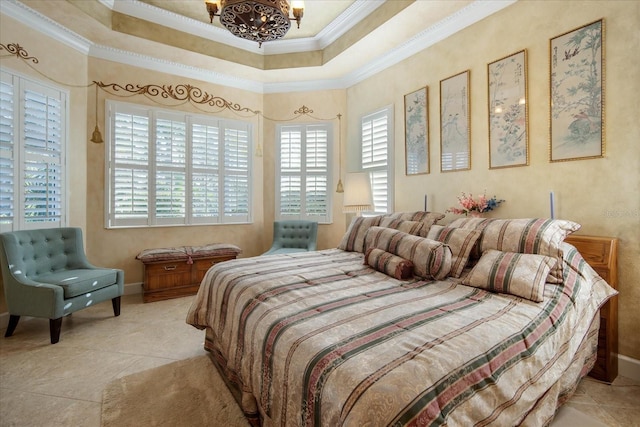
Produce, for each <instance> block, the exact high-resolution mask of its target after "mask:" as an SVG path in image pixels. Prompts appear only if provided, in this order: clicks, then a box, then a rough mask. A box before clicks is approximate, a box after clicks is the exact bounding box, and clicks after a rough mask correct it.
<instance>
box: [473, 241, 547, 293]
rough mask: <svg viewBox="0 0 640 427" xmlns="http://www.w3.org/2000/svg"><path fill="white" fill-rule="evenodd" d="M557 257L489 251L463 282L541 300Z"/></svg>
mask: <svg viewBox="0 0 640 427" xmlns="http://www.w3.org/2000/svg"><path fill="white" fill-rule="evenodd" d="M556 263H557V261H556V259H555V258H553V257H550V256H546V255H535V254H522V253H516V252H500V251H496V250H493V249H489V250H488V251H486V252H485V253H484V254H483V255H482V257H480V261H478V264H476V266H475V267H473V269H472V270H471V271H470V272H469V274H467V276H465V278H464V279H463V280H462V284H464V285H468V286H473V287H476V288H482V289H486V290H488V291H492V292H499V293H503V294H511V295H515V296H518V297H522V298H526V299H528V300H531V301H535V302H540V301H542V299H543V298H542V297H543V294H544V284H545V282H546V278H547V276H548V275H549V270H551V269H552V268H553V266H554V265H556Z"/></svg>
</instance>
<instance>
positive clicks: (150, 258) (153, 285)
mask: <svg viewBox="0 0 640 427" xmlns="http://www.w3.org/2000/svg"><path fill="white" fill-rule="evenodd" d="M241 252H242V250H241V249H240V248H239V247H237V246H235V245H230V244H226V243H211V244H208V245H204V246H180V247H174V248H157V249H145V250H144V251H142V252H140V253H139V254H138V255H137V256H136V259H138V260H140V261H142V263H143V264H144V283H143V285H142V288H143V294H142V300H143V301H144V302H153V301H160V300H165V299H170V298H178V297H183V296H186V295H195V294H196V293H197V292H198V289H199V287H200V282H202V279H203V278H204V276H205V274H206V273H207V271H208V270H209V269H210V268H211V267H212V266H213V265H215V264H217V263H219V262H223V261H227V260H230V259H235V258H236V257H237V256H238V255H239V254H240V253H241Z"/></svg>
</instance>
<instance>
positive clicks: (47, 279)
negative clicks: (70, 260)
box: [38, 268, 117, 299]
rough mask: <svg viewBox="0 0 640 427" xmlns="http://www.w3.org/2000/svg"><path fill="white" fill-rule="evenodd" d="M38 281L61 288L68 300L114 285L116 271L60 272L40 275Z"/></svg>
mask: <svg viewBox="0 0 640 427" xmlns="http://www.w3.org/2000/svg"><path fill="white" fill-rule="evenodd" d="M38 281H40V282H43V283H49V284H51V285H57V286H60V287H62V288H63V289H64V298H65V299H69V298H73V297H76V296H78V295H82V294H86V293H89V292H93V291H97V290H98V289H102V288H106V287H107V286H111V285H113V284H115V283H116V282H117V271H116V270H111V269H107V268H105V269H95V270H86V269H78V270H60V271H55V272H52V273H47V274H42V275H40V276H39V277H38Z"/></svg>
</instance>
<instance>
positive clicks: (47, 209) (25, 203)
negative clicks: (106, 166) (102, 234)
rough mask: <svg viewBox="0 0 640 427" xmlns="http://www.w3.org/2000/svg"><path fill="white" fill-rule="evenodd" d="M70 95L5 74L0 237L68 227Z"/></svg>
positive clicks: (0, 87) (0, 111) (0, 79)
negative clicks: (19, 231) (68, 99)
mask: <svg viewBox="0 0 640 427" xmlns="http://www.w3.org/2000/svg"><path fill="white" fill-rule="evenodd" d="M67 98H68V93H67V92H65V91H62V90H60V89H57V88H54V87H52V86H48V85H45V84H42V83H37V82H35V81H32V80H29V79H27V78H25V77H21V76H18V75H16V74H13V73H10V72H8V71H4V70H3V71H2V73H1V74H0V231H2V232H5V231H14V230H24V229H33V228H55V227H62V226H65V225H67V216H66V204H67V200H66V197H67V195H66V160H65V152H66V147H67V116H68V111H67V109H68V106H67Z"/></svg>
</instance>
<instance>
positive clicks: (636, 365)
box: [618, 354, 640, 382]
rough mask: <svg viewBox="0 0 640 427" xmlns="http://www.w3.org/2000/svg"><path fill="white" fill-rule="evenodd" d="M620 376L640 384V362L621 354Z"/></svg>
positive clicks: (619, 356)
mask: <svg viewBox="0 0 640 427" xmlns="http://www.w3.org/2000/svg"><path fill="white" fill-rule="evenodd" d="M618 375H620V376H621V377H626V378H630V379H632V380H634V381H637V382H640V360H638V359H633V358H631V357H627V356H625V355H623V354H619V355H618Z"/></svg>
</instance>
